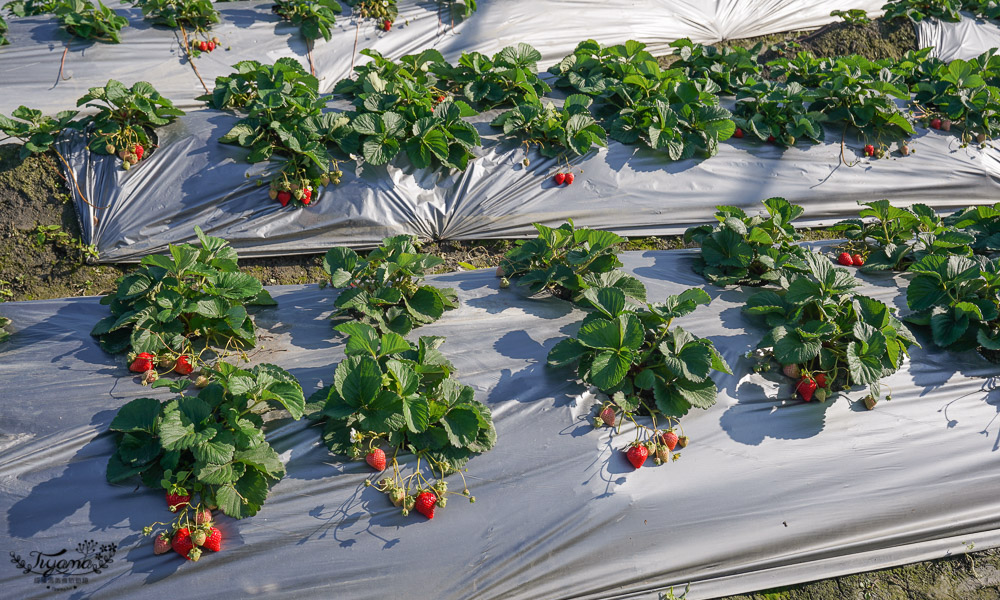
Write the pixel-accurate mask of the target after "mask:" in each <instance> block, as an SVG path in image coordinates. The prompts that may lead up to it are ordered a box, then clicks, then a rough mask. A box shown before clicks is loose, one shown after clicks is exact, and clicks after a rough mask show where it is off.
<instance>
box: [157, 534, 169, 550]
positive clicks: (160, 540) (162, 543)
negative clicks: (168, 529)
mask: <svg viewBox="0 0 1000 600" xmlns="http://www.w3.org/2000/svg"><path fill="white" fill-rule="evenodd" d="M167 550H170V536H168V535H167V534H166V533H162V534H160V535H158V536H156V539H155V540H153V554H163V553H164V552H166V551H167Z"/></svg>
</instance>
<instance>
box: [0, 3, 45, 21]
mask: <svg viewBox="0 0 1000 600" xmlns="http://www.w3.org/2000/svg"><path fill="white" fill-rule="evenodd" d="M57 1H58V0H12V1H11V2H8V3H6V4H4V6H3V7H4V8H5V9H6V10H7V11H8V12H9V13H10V14H12V15H14V16H15V17H37V16H39V15H47V14H50V13H53V12H55V10H56V3H57Z"/></svg>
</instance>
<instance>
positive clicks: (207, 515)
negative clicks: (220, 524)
mask: <svg viewBox="0 0 1000 600" xmlns="http://www.w3.org/2000/svg"><path fill="white" fill-rule="evenodd" d="M194 520H195V523H197V524H199V525H208V524H209V523H211V522H212V511H210V510H208V509H207V508H203V509H201V510H199V511H198V514H197V515H195V518H194Z"/></svg>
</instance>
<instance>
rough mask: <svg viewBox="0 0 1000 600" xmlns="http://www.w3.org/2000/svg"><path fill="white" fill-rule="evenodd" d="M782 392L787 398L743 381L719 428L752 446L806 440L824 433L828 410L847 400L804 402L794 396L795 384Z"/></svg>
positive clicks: (835, 397)
mask: <svg viewBox="0 0 1000 600" xmlns="http://www.w3.org/2000/svg"><path fill="white" fill-rule="evenodd" d="M786 379H787V378H786ZM779 389H781V391H780V392H779V394H780V395H781V396H783V397H782V398H770V397H768V396H767V391H766V390H765V389H764V387H763V386H762V385H760V384H759V383H755V382H752V381H744V382H742V383H741V384H740V385H739V387H738V388H737V390H736V396H735V397H736V398H737V399H738V400H737V402H736V404H733V405H732V406H730V407H729V408H728V409H727V410H726V412H725V413H723V415H722V417H721V418H720V419H719V425H720V426H721V427H722V429H723V430H724V431H725V432H726V433H727V434H728V435H729V437H730V438H731V439H732V440H733V441H735V442H739V443H741V444H747V445H749V446H757V445H759V444H760V443H761V442H763V441H764V439H766V438H774V439H782V440H799V439H806V438H810V437H813V436H815V435H817V434H818V433H819V432H821V431H822V430H823V427H824V426H825V424H826V411H827V410H829V409H830V407H831V406H832V405H833V403H834V402H844V401H845V398H844V397H843V396H842V395H839V396H834V397H833V398H832V399H830V400H827V401H826V402H804V401H802V400H799V399H797V398H795V397H793V396H792V393H793V392H792V391H791V390H792V386H791V384H788V385H784V384H782V385H781V387H780V388H779Z"/></svg>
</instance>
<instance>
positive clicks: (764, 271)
mask: <svg viewBox="0 0 1000 600" xmlns="http://www.w3.org/2000/svg"><path fill="white" fill-rule="evenodd" d="M764 206H765V208H766V209H767V213H766V214H765V213H761V214H758V215H754V216H752V217H750V216H747V214H746V213H745V212H744V211H743V210H742V209H740V208H738V207H735V206H719V207H716V208H717V209H718V212H716V213H715V219H716V220H717V221H718V222H719V224H718V225H716V226H714V227H713V226H711V225H700V226H698V227H691V228H689V229H688V230H687V231H685V232H684V241H685V242H686V243H691V242H695V243H697V244H699V245H700V246H701V255H700V256H699V258H698V261H697V262H696V263H695V267H694V268H695V271H696V272H697V273H699V274H701V275H702V276H704V277H705V279H706V280H708V281H709V282H710V283H713V284H715V285H719V286H727V285H753V286H760V285H765V284H767V283H776V282H777V281H779V280H780V279H781V278H782V277H783V276H785V274H786V272H801V271H803V270H804V269H805V263H804V262H803V259H804V257H805V254H806V250H805V249H803V248H802V247H801V246H798V245H797V244H796V243H795V242H796V241H798V240H799V239H801V238H802V236H801V235H799V234H798V233H796V232H795V227H794V226H793V225H792V221H794V220H795V219H796V218H798V217H799V216H800V215H801V214H802V212H803V210H802V207H801V206H798V205H796V204H791V203H789V202H788V201H787V200H785V199H784V198H768V199H767V200H764Z"/></svg>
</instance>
